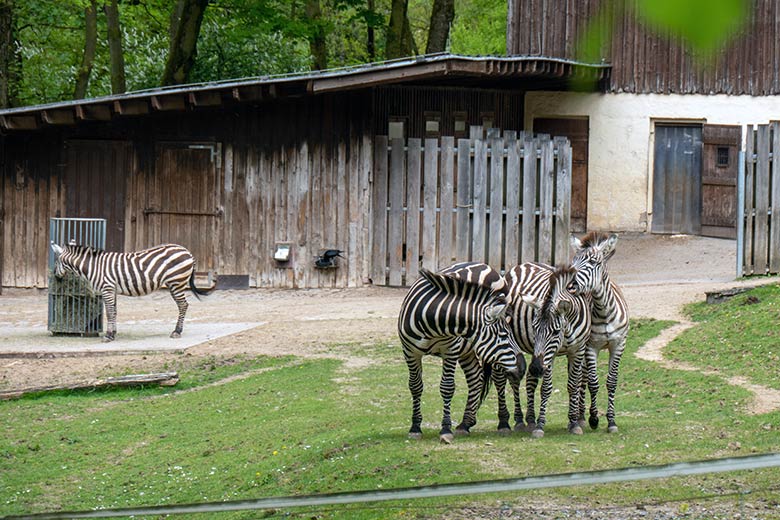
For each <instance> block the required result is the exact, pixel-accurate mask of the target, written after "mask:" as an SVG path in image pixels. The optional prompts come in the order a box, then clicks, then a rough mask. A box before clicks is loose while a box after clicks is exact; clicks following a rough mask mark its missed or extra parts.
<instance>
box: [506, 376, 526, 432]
mask: <svg viewBox="0 0 780 520" xmlns="http://www.w3.org/2000/svg"><path fill="white" fill-rule="evenodd" d="M509 386H510V387H511V388H512V397H513V398H514V400H515V427H514V431H516V432H520V431H523V430H525V423H524V422H523V403H521V402H520V382H519V381H518V382H516V383H515V382H510V383H509Z"/></svg>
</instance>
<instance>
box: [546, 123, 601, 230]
mask: <svg viewBox="0 0 780 520" xmlns="http://www.w3.org/2000/svg"><path fill="white" fill-rule="evenodd" d="M534 132H536V133H544V134H550V135H553V136H555V135H560V136H564V137H566V138H568V139H569V142H570V143H571V155H572V157H571V164H572V166H571V230H572V231H573V232H576V233H581V232H583V231H585V230H586V229H587V225H588V119H587V118H585V119H571V118H560V119H558V118H556V119H548V118H537V119H534Z"/></svg>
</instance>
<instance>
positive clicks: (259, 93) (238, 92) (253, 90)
mask: <svg viewBox="0 0 780 520" xmlns="http://www.w3.org/2000/svg"><path fill="white" fill-rule="evenodd" d="M263 98H264V96H263V87H262V85H251V86H247V87H234V88H233V99H235V100H236V101H262V100H263Z"/></svg>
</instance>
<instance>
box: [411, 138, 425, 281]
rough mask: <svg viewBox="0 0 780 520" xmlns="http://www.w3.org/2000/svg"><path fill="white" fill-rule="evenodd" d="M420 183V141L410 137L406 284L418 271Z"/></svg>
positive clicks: (413, 279)
mask: <svg viewBox="0 0 780 520" xmlns="http://www.w3.org/2000/svg"><path fill="white" fill-rule="evenodd" d="M421 183H422V141H421V140H420V139H419V138H417V137H412V138H410V139H409V141H408V151H407V155H406V285H411V284H412V282H414V281H415V280H416V279H417V277H418V276H419V273H420V190H421V188H422V186H421ZM423 262H424V259H423ZM426 268H428V269H430V267H428V266H426Z"/></svg>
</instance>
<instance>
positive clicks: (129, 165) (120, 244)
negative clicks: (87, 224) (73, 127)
mask: <svg viewBox="0 0 780 520" xmlns="http://www.w3.org/2000/svg"><path fill="white" fill-rule="evenodd" d="M66 146H67V154H66V157H67V159H66V167H65V211H66V214H65V216H66V217H78V218H104V219H106V250H107V251H124V248H125V198H126V194H127V179H129V178H130V176H131V174H132V170H133V148H132V145H131V144H130V142H128V141H96V140H95V141H92V140H72V141H68V142H67V144H66Z"/></svg>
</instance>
